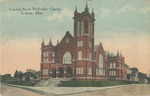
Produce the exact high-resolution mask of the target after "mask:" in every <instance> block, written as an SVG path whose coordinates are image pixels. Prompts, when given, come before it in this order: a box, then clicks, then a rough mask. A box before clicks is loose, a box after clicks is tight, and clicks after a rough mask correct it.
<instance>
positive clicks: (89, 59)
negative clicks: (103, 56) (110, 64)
mask: <svg viewBox="0 0 150 96" xmlns="http://www.w3.org/2000/svg"><path fill="white" fill-rule="evenodd" d="M91 58H92V57H91V52H90V53H89V60H91Z"/></svg>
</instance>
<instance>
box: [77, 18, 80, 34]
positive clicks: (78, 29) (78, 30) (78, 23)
mask: <svg viewBox="0 0 150 96" xmlns="http://www.w3.org/2000/svg"><path fill="white" fill-rule="evenodd" d="M77 36H80V22H79V21H78V22H77Z"/></svg>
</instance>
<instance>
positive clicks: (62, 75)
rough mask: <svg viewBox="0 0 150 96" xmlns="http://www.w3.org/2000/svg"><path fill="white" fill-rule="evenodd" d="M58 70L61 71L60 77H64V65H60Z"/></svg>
mask: <svg viewBox="0 0 150 96" xmlns="http://www.w3.org/2000/svg"><path fill="white" fill-rule="evenodd" d="M58 71H59V75H58V76H59V77H64V69H63V68H62V67H60V68H59V69H58Z"/></svg>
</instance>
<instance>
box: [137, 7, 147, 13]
mask: <svg viewBox="0 0 150 96" xmlns="http://www.w3.org/2000/svg"><path fill="white" fill-rule="evenodd" d="M138 12H139V13H148V12H150V7H147V8H140V9H139V10H138Z"/></svg>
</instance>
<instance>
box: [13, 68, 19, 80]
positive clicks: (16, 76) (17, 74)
mask: <svg viewBox="0 0 150 96" xmlns="http://www.w3.org/2000/svg"><path fill="white" fill-rule="evenodd" d="M14 77H15V78H18V77H19V73H18V70H16V72H15V74H14Z"/></svg>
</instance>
